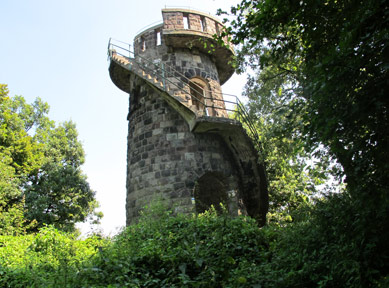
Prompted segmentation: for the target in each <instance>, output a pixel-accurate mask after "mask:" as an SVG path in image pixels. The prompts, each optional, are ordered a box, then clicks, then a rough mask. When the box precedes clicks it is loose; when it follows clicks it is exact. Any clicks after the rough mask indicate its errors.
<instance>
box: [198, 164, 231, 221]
mask: <svg viewBox="0 0 389 288" xmlns="http://www.w3.org/2000/svg"><path fill="white" fill-rule="evenodd" d="M227 190H228V187H227V179H226V177H225V176H224V175H223V174H222V173H220V172H207V173H205V174H204V175H203V176H201V177H200V178H199V179H198V180H197V182H196V184H195V188H194V192H193V194H194V199H195V207H196V212H197V213H203V212H204V211H206V210H208V209H209V208H211V206H212V205H213V206H214V207H215V209H216V211H219V212H220V211H221V207H220V203H222V204H223V205H225V207H227V204H228V203H227V202H228V193H227Z"/></svg>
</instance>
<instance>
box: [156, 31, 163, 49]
mask: <svg viewBox="0 0 389 288" xmlns="http://www.w3.org/2000/svg"><path fill="white" fill-rule="evenodd" d="M155 36H156V42H157V46H160V45H162V39H161V30H157V31H156V35H155Z"/></svg>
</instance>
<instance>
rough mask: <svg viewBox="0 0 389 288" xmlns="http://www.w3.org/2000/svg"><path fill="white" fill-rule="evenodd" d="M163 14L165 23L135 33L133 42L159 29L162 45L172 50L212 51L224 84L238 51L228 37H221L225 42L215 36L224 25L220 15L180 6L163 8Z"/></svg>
mask: <svg viewBox="0 0 389 288" xmlns="http://www.w3.org/2000/svg"><path fill="white" fill-rule="evenodd" d="M162 17H163V22H162V23H160V24H158V25H154V26H153V27H150V28H147V29H145V30H143V31H142V32H140V33H139V34H138V35H136V36H135V39H134V43H141V42H142V39H146V38H147V35H150V33H154V32H153V31H155V33H160V37H161V41H162V42H163V45H166V46H167V47H168V48H169V49H172V50H173V51H174V49H190V50H192V51H193V53H204V54H207V55H209V56H210V58H211V59H212V60H213V61H214V63H215V64H216V67H217V70H218V74H219V79H220V84H221V85H222V84H224V83H225V82H226V81H227V80H228V79H229V78H230V77H231V76H232V75H233V74H234V68H233V67H232V65H231V62H230V61H231V60H232V57H233V56H234V54H235V52H234V49H233V47H232V45H231V44H230V43H229V42H228V39H227V37H224V38H223V39H222V41H223V43H219V42H218V41H217V40H216V39H215V38H214V36H215V35H221V33H222V31H223V29H224V26H223V24H222V23H221V21H220V20H219V19H217V18H216V17H214V16H212V15H210V14H207V13H204V12H200V11H196V10H189V9H181V8H168V9H162ZM156 45H158V44H156ZM148 48H151V47H148ZM136 54H137V53H136Z"/></svg>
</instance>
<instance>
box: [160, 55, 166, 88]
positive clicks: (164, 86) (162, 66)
mask: <svg viewBox="0 0 389 288" xmlns="http://www.w3.org/2000/svg"><path fill="white" fill-rule="evenodd" d="M161 75H162V85H163V89H165V91H166V79H165V64H164V63H163V62H162V61H161Z"/></svg>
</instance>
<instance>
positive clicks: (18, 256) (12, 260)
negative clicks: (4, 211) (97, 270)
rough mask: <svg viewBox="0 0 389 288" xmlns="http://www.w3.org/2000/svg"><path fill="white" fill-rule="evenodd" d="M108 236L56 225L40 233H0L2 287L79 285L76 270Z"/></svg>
mask: <svg viewBox="0 0 389 288" xmlns="http://www.w3.org/2000/svg"><path fill="white" fill-rule="evenodd" d="M105 242H106V241H104V240H102V239H99V237H96V236H92V237H89V238H88V239H85V240H77V238H76V235H75V234H70V233H64V232H60V231H58V230H56V229H54V228H53V227H46V228H42V229H41V230H40V231H39V233H38V234H36V235H23V236H0V276H1V277H0V287H75V286H76V285H77V283H74V279H75V274H76V273H77V272H78V271H79V270H80V269H82V267H83V265H84V264H83V263H84V261H85V260H88V259H89V258H90V257H91V256H93V255H94V254H96V251H97V247H100V246H103V245H105Z"/></svg>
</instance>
